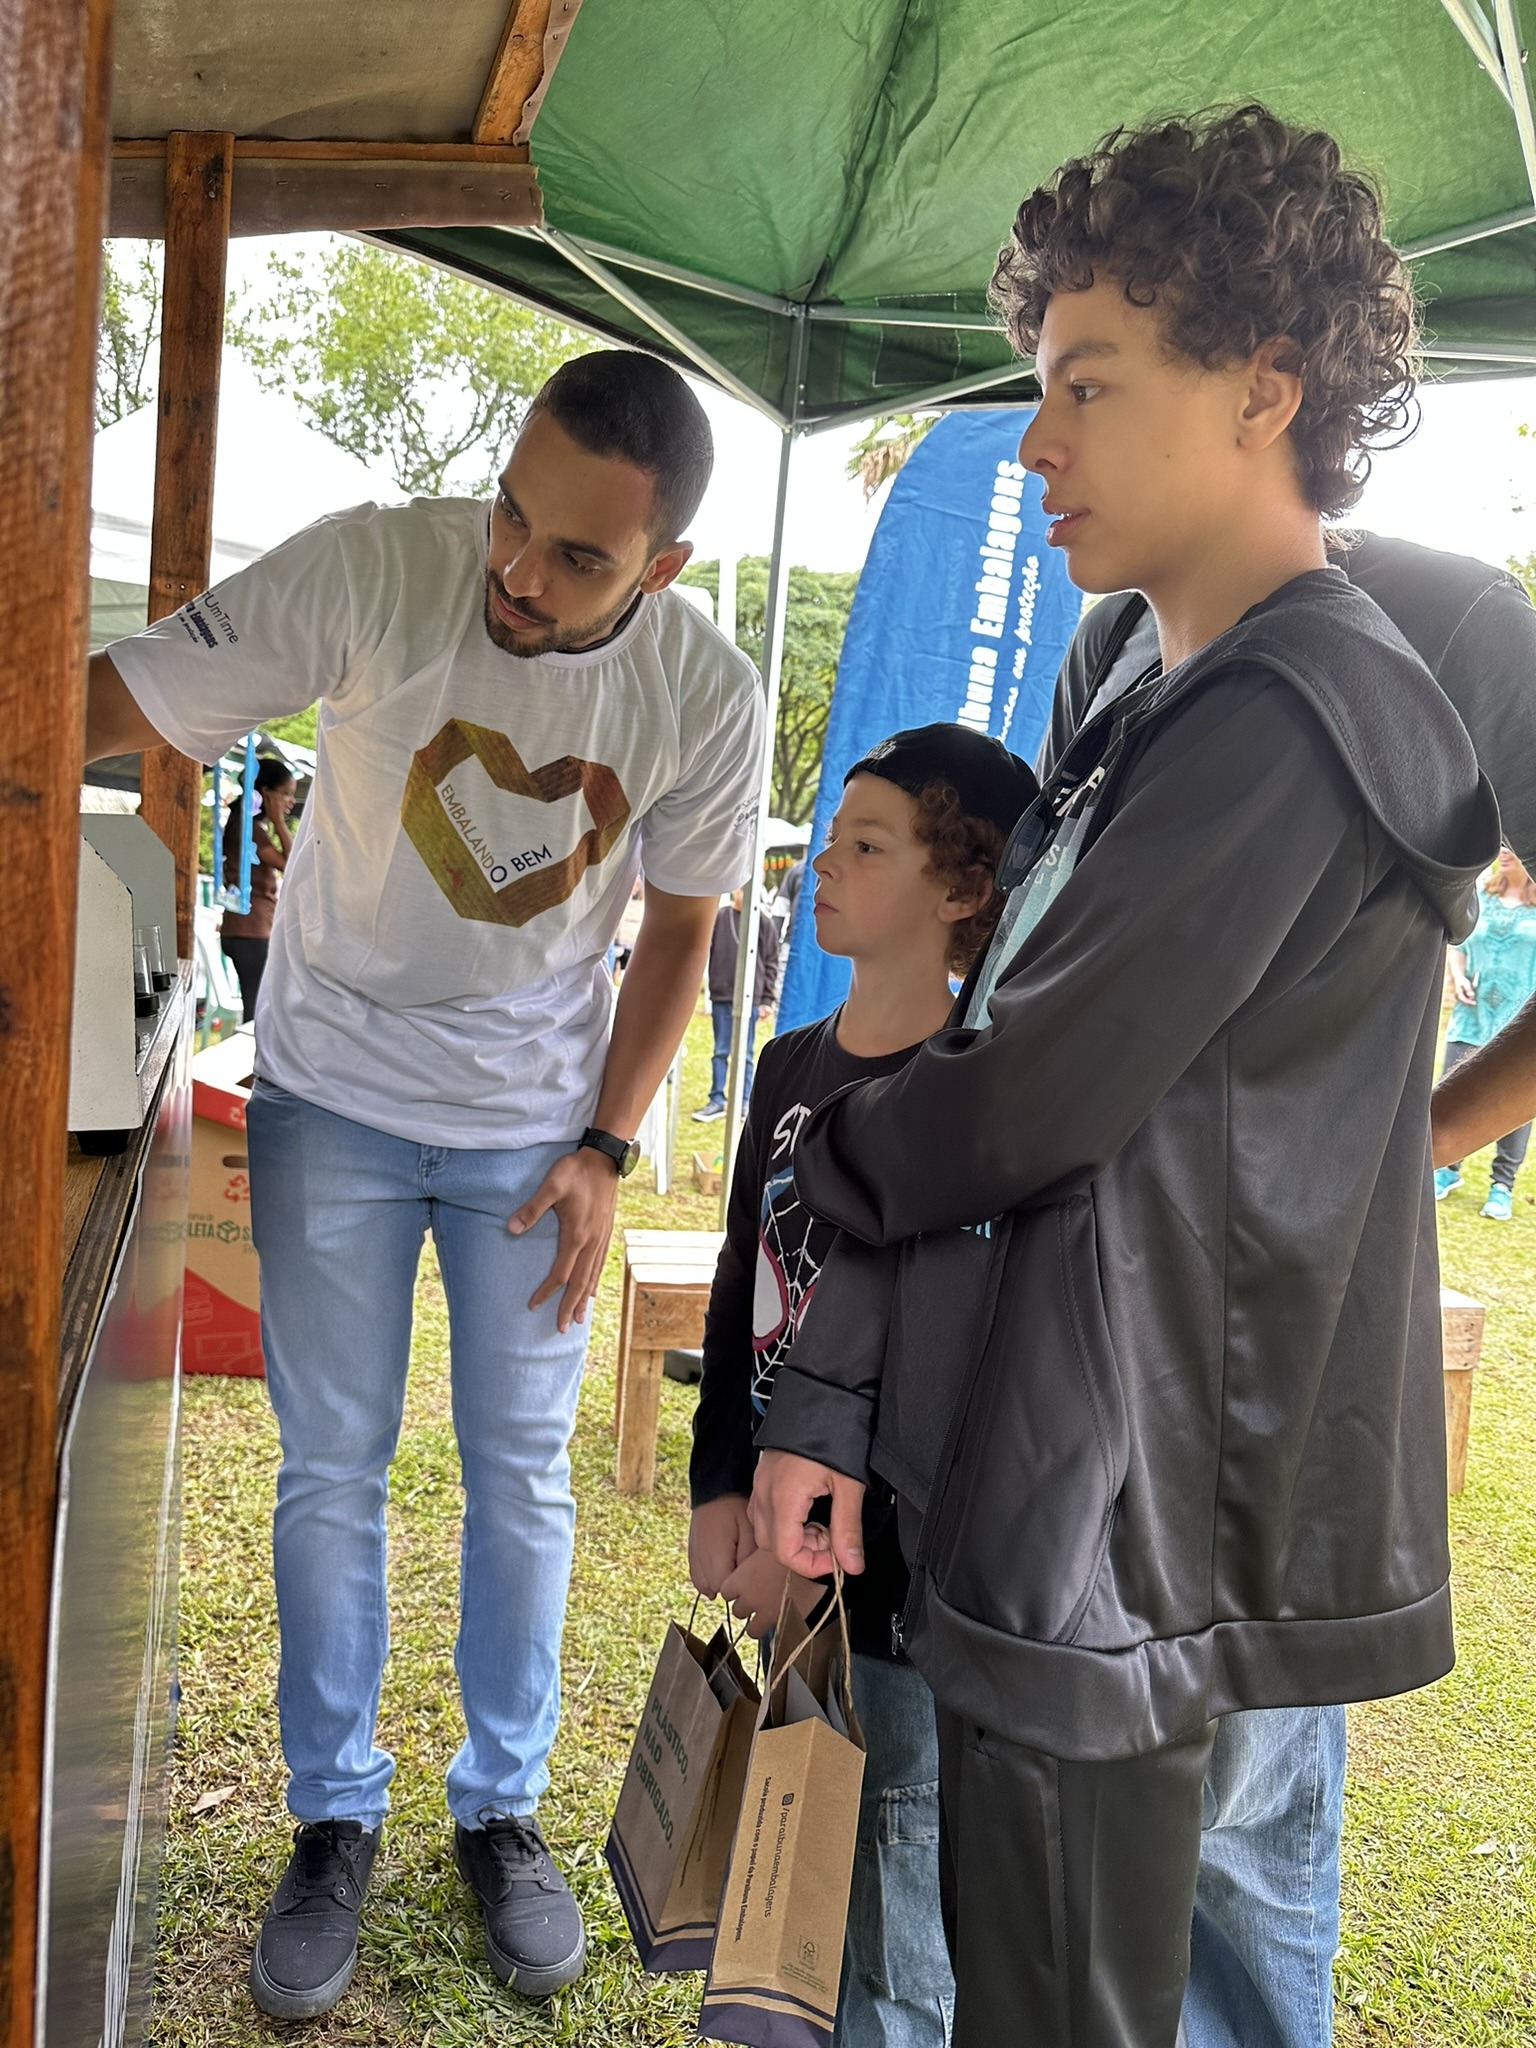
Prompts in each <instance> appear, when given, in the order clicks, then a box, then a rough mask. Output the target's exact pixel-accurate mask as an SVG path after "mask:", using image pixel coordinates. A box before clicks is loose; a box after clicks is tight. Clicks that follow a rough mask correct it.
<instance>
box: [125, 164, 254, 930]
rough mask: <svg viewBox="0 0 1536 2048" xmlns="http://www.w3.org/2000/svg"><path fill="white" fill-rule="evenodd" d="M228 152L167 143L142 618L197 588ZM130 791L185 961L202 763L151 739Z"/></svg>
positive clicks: (208, 497)
mask: <svg viewBox="0 0 1536 2048" xmlns="http://www.w3.org/2000/svg"><path fill="white" fill-rule="evenodd" d="M234 152H235V138H234V137H233V135H217V134H215V135H197V134H190V133H188V132H186V131H184V130H180V131H177V132H175V133H173V134H171V135H170V136H168V137H167V139H166V145H165V283H164V288H163V291H162V294H161V306H162V310H161V319H160V393H159V400H158V403H159V408H160V426H159V432H158V433H157V435H156V437H155V510H154V524H153V526H152V528H151V531H150V543H149V618H150V623H151V624H153V623H154V621H155V620H156V619H163V618H165V617H166V616H167V615H168V614H169V613H171V612H174V611H177V610H179V609H180V607H181V606H182V605H184V604H185V603H186V602H187V601H188V599H189V598H193V597H196V596H197V595H198V594H199V592H200V591H202V590H204V589H206V588H207V584H208V571H209V564H210V561H211V559H212V554H213V460H214V444H215V441H216V438H217V434H218V420H219V362H220V358H221V356H222V354H223V349H224V265H225V259H226V257H227V255H228V252H229V194H230V178H231V173H232V169H233V165H234ZM139 788H140V791H141V797H140V808H141V810H142V812H143V816H144V822H145V823H146V824H147V825H149V826H150V827H152V829H153V830H154V831H156V832H158V833H159V835H160V837H161V838H162V839H163V840H164V841H165V843H166V845H167V846H168V847H169V848H170V849H171V852H172V854H173V855H174V856H175V859H176V951H177V953H178V955H179V956H180V957H181V958H182V959H183V960H190V959H191V958H192V928H193V921H194V912H195V907H196V903H197V840H198V822H199V819H200V817H201V812H202V793H203V771H202V766H201V763H199V762H197V761H192V760H189V759H188V758H187V756H186V755H185V754H178V753H177V751H176V749H175V748H174V747H156V748H155V749H154V750H153V751H152V752H150V753H147V754H145V756H144V758H143V764H142V766H141V768H140V770H139ZM215 838H217V821H215Z"/></svg>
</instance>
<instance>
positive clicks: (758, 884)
mask: <svg viewBox="0 0 1536 2048" xmlns="http://www.w3.org/2000/svg"><path fill="white" fill-rule="evenodd" d="M794 445H795V436H794V432H793V430H792V429H790V428H788V427H786V428H785V430H784V438H783V441H782V443H781V445H780V448H779V485H778V493H777V496H776V497H775V499H774V506H773V552H772V554H771V555H770V556H769V559H768V595H767V603H766V604H765V606H764V610H763V690H764V695H765V698H766V704H765V715H766V718H767V731H768V744H767V746H766V747H765V748H764V750H763V779H762V785H761V787H760V789H759V791H758V804H757V824H756V827H755V828H754V831H753V859H752V871H751V873H750V874H749V875H748V876H747V880H746V886H745V887H744V888H743V890H742V892H741V916H740V919H739V920H738V923H737V944H736V995H735V1009H734V1013H733V1015H732V1019H731V1064H730V1071H729V1078H728V1079H727V1082H726V1089H725V1122H724V1123H723V1125H722V1126H721V1134H722V1138H723V1141H724V1143H723V1149H722V1151H721V1155H720V1165H721V1173H720V1228H721V1229H722V1230H723V1229H724V1228H725V1216H726V1210H727V1208H728V1206H729V1203H730V1199H731V1175H732V1172H733V1171H734V1169H735V1165H736V1140H737V1138H738V1137H739V1136H740V1134H741V1124H742V1109H743V1096H744V1093H745V1086H744V1084H745V1081H746V1056H747V1049H748V1047H749V1046H750V1045H751V1043H752V1033H753V1032H754V1031H755V1030H756V1028H757V1005H756V1004H755V1003H754V1002H753V1000H752V996H753V992H754V990H755V989H756V986H757V907H758V897H759V895H760V894H761V892H762V885H763V834H764V833H765V832H766V830H767V828H768V812H769V806H770V802H771V799H772V794H773V739H774V733H775V730H776V729H777V726H778V722H779V678H780V676H781V674H782V672H783V665H784V613H785V609H786V607H787V605H788V602H789V569H788V567H787V565H786V563H785V560H784V520H785V514H786V512H787V510H788V507H789V463H790V454H791V451H792V450H793V448H794Z"/></svg>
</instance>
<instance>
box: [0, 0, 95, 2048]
mask: <svg viewBox="0 0 1536 2048" xmlns="http://www.w3.org/2000/svg"><path fill="white" fill-rule="evenodd" d="M110 26H111V0H0V78H3V79H4V80H5V88H4V90H3V91H0V163H3V164H4V166H5V170H4V175H3V176H0V362H3V364H4V388H5V399H4V404H3V405H0V559H3V560H4V562H5V565H6V566H5V575H4V577H3V578H0V731H3V732H4V734H5V758H4V763H3V766H0V2048H32V2043H33V2041H34V2039H35V2031H36V2030H35V2007H36V1988H37V1987H36V1975H37V1960H38V1958H37V1932H38V1920H37V1912H38V1896H39V1876H40V1869H41V1860H42V1831H41V1817H42V1792H43V1731H44V1715H45V1688H46V1679H47V1666H48V1609H49V1598H50V1588H51V1582H52V1573H53V1534H54V1516H55V1512H56V1501H55V1466H54V1449H53V1446H54V1425H55V1411H56V1407H57V1401H58V1376H59V1298H60V1286H61V1281H62V1266H63V1213H64V1156H65V1143H66V1140H65V1129H64V1122H65V1114H66V1104H67V1100H68V1089H69V1033H70V1013H71V1005H72V1000H73V983H74V970H75V880H76V876H77V874H78V871H79V861H80V856H79V826H78V824H77V822H76V821H77V818H78V816H79V810H80V763H81V755H82V751H83V736H84V716H85V655H86V647H87V630H86V628H87V618H88V605H89V582H88V571H89V561H90V555H89V546H90V506H91V488H90V487H91V433H92V425H93V421H92V410H93V396H94V392H93V385H94V376H95V360H96V319H97V308H98V304H99V301H100V293H101V223H102V215H103V208H104V205H105V169H106V156H107V105H108V95H109V91H110V84H111V73H110Z"/></svg>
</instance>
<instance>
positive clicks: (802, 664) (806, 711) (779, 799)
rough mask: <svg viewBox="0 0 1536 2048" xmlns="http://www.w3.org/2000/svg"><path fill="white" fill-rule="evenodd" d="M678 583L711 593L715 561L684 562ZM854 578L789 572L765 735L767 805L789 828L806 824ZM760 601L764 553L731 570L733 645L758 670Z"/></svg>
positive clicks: (715, 584)
mask: <svg viewBox="0 0 1536 2048" xmlns="http://www.w3.org/2000/svg"><path fill="white" fill-rule="evenodd" d="M681 580H682V581H683V582H685V583H692V584H695V585H697V586H698V588H700V589H701V590H707V591H708V592H709V594H710V596H711V597H717V596H718V594H719V581H720V565H719V563H718V562H692V563H690V564H689V565H688V567H687V568H686V569H685V570H684V571H683V574H682V578H681ZM858 580H859V579H858V577H857V575H855V574H853V573H852V572H848V571H837V570H828V569H791V570H790V572H789V598H788V604H787V608H786V611H785V617H784V660H783V665H782V670H781V674H780V681H779V717H778V727H777V730H776V731H775V733H774V736H773V793H772V798H771V807H772V810H773V813H774V816H775V817H779V818H787V819H788V820H789V822H790V823H791V824H792V825H803V824H806V823H808V822H809V819H810V815H811V811H812V808H813V806H814V805H815V802H816V784H817V780H818V778H819V777H820V774H821V756H822V751H823V749H824V747H825V745H826V738H827V713H828V711H829V710H830V709H831V705H832V685H833V683H834V682H835V680H836V678H837V659H838V656H839V655H840V654H841V652H842V648H843V635H844V633H845V632H846V631H847V629H848V614H849V611H850V610H851V609H852V606H853V593H854V590H855V589H856V588H857V585H858ZM767 601H768V561H767V557H766V556H763V555H749V556H748V557H747V558H746V559H745V560H744V561H742V562H740V563H739V564H738V565H737V569H736V643H737V645H738V646H739V647H740V648H741V650H742V652H743V653H744V654H747V655H750V656H751V658H752V660H753V661H755V662H756V663H757V664H758V666H759V668H761V666H762V659H763V620H764V616H765V614H766V611H767Z"/></svg>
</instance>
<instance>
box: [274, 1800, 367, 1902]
mask: <svg viewBox="0 0 1536 2048" xmlns="http://www.w3.org/2000/svg"><path fill="white" fill-rule="evenodd" d="M361 1839H362V1838H361V1837H359V1838H358V1842H357V1843H354V1842H350V1841H348V1840H346V1839H345V1838H344V1837H343V1836H341V1835H338V1834H337V1832H336V1824H335V1823H334V1822H333V1821H323V1822H319V1823H310V1824H309V1825H307V1826H305V1827H300V1828H295V1829H294V1831H293V1845H294V1848H295V1850H296V1851H297V1853H298V1868H297V1869H296V1870H295V1871H294V1873H293V1898H292V1901H291V1902H290V1904H289V1905H288V1906H286V1907H285V1908H284V1911H285V1912H289V1913H292V1912H297V1911H299V1910H300V1909H302V1908H303V1907H305V1906H308V1905H311V1904H313V1903H314V1902H315V1901H316V1900H324V1901H325V1902H326V1904H328V1905H329V1904H333V1903H334V1904H336V1905H340V1906H355V1905H356V1904H357V1903H358V1901H359V1899H360V1898H361V1896H362V1886H361V1885H360V1884H359V1883H358V1880H357V1866H356V1864H355V1863H354V1862H353V1860H352V1859H353V1854H354V1852H355V1850H356V1849H357V1847H358V1846H359V1843H360V1842H361Z"/></svg>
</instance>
